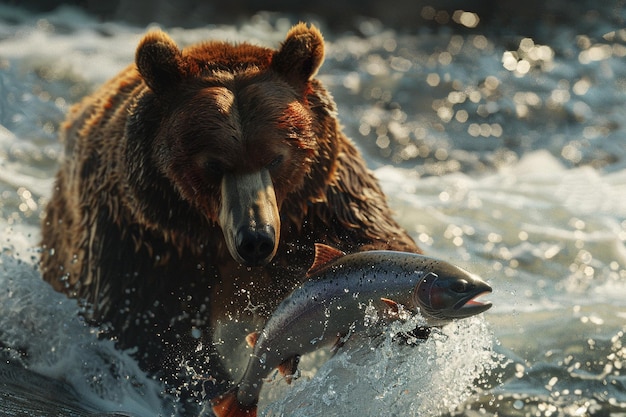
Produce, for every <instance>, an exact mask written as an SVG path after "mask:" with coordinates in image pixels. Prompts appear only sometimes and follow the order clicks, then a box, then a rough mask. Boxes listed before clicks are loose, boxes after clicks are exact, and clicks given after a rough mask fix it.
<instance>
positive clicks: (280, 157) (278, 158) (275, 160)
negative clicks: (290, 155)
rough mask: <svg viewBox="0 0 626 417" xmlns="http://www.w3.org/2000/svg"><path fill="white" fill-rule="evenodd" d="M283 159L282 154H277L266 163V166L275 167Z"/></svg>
mask: <svg viewBox="0 0 626 417" xmlns="http://www.w3.org/2000/svg"><path fill="white" fill-rule="evenodd" d="M283 159H285V157H284V156H283V155H278V156H277V157H276V158H274V159H272V162H270V163H269V164H267V168H269V169H274V168H277V167H278V166H279V165H280V164H282V163H283Z"/></svg>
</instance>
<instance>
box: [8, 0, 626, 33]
mask: <svg viewBox="0 0 626 417" xmlns="http://www.w3.org/2000/svg"><path fill="white" fill-rule="evenodd" d="M0 3H4V4H12V5H15V6H20V7H22V8H27V9H29V10H31V11H35V12H48V11H51V10H53V9H55V8H57V7H59V6H62V5H73V6H78V7H80V8H83V9H84V10H86V11H87V12H89V13H90V14H94V15H97V16H99V17H100V18H102V19H103V20H111V19H113V20H123V21H126V22H128V23H132V24H137V25H146V24H149V23H152V22H157V23H159V24H160V25H163V26H181V27H193V26H200V25H206V24H215V23H228V24H233V23H237V22H238V21H239V20H242V19H245V18H247V17H249V16H251V15H254V14H256V13H258V12H260V11H269V12H272V11H276V12H281V13H283V14H285V13H286V14H293V16H294V17H295V18H298V19H314V18H316V17H319V18H320V19H321V20H322V21H323V22H324V23H325V24H326V25H327V28H326V29H331V30H345V29H350V28H353V27H355V24H356V23H358V21H359V20H361V19H363V18H375V19H377V20H380V21H381V22H382V23H383V24H384V25H385V26H391V27H394V28H397V29H405V30H411V29H415V28H419V27H423V26H439V27H451V28H454V29H455V30H456V29H458V30H466V29H467V25H463V24H461V23H460V22H459V21H458V19H454V13H455V11H458V10H464V11H470V12H474V13H476V14H477V15H478V16H480V21H479V22H477V27H476V28H475V29H479V30H480V29H481V27H485V26H492V25H495V26H497V27H498V28H500V30H502V31H504V32H506V31H515V33H517V34H518V35H525V36H541V35H542V32H543V34H547V33H549V29H550V27H551V26H554V25H562V24H567V22H572V23H575V24H576V25H577V26H579V27H581V26H582V27H584V26H587V25H590V26H593V24H594V21H595V19H597V18H598V17H599V16H600V15H602V17H603V19H607V18H608V19H614V20H615V23H617V24H618V25H619V24H623V20H624V13H623V8H624V5H625V3H626V0H621V1H620V0H618V1H611V2H606V3H605V2H602V1H594V0H524V1H510V0H386V1H380V0H351V1H346V0H310V1H294V0H230V1H223V0H222V1H215V0H208V1H198V0H110V1H102V0H66V1H59V0H26V1H24V0H5V1H2V2H0ZM607 14H608V16H607ZM472 29H474V28H472ZM546 31H547V32H546Z"/></svg>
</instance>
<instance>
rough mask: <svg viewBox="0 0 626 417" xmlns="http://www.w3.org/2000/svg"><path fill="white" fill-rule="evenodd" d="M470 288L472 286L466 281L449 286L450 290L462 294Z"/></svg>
mask: <svg viewBox="0 0 626 417" xmlns="http://www.w3.org/2000/svg"><path fill="white" fill-rule="evenodd" d="M471 286H472V284H470V283H469V282H467V281H466V280H464V279H460V280H458V281H455V282H454V283H453V284H452V285H451V286H450V289H451V290H452V291H454V292H456V293H464V292H467V291H468V290H469V289H470V288H471Z"/></svg>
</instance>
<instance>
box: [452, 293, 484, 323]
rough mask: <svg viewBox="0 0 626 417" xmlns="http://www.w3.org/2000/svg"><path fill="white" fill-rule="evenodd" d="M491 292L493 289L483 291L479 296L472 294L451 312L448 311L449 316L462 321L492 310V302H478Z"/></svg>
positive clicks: (458, 303)
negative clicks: (478, 299) (481, 297)
mask: <svg viewBox="0 0 626 417" xmlns="http://www.w3.org/2000/svg"><path fill="white" fill-rule="evenodd" d="M490 292H491V288H489V289H487V290H484V291H481V292H479V293H478V294H472V295H469V296H467V297H464V298H462V299H461V300H459V301H458V302H457V303H456V304H455V305H454V307H453V308H452V309H451V310H450V311H448V314H447V315H448V316H450V317H453V318H455V319H462V318H465V317H470V316H474V315H476V314H480V313H482V312H484V311H487V310H489V309H490V308H491V302H489V301H485V302H481V301H476V298H478V297H480V296H482V295H484V294H488V293H490Z"/></svg>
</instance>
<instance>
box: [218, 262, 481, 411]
mask: <svg viewBox="0 0 626 417" xmlns="http://www.w3.org/2000/svg"><path fill="white" fill-rule="evenodd" d="M487 292H491V287H490V286H489V285H488V284H487V283H485V282H484V281H482V280H481V279H480V278H478V277H476V276H475V275H472V274H470V273H469V272H467V271H465V270H463V269H461V268H459V267H456V266H454V265H452V264H450V263H447V262H445V261H441V260H437V259H434V258H430V257H426V256H423V255H418V254H413V253H405V252H395V251H368V252H360V253H354V254H350V255H345V256H341V257H339V258H338V259H335V260H331V261H330V262H328V263H325V264H324V265H323V266H322V267H320V268H316V269H315V270H314V271H312V273H311V274H310V275H309V280H308V281H307V282H305V283H304V284H303V285H302V286H301V287H299V288H298V289H296V290H295V291H294V292H293V293H292V294H291V295H290V296H289V297H287V298H286V299H285V300H284V301H283V302H282V303H281V304H280V305H279V306H278V307H277V309H276V310H275V312H274V313H273V315H272V316H271V317H270V319H269V320H268V321H267V323H266V325H265V327H264V329H263V330H262V331H261V332H260V334H259V335H258V339H257V340H256V343H255V345H254V351H253V353H252V354H251V356H250V360H249V362H248V365H247V368H246V371H245V373H244V375H243V377H242V379H241V381H240V383H239V384H238V386H237V389H236V400H237V403H238V405H239V406H240V407H242V409H251V408H254V407H255V406H256V403H257V401H258V397H259V393H260V390H261V387H262V381H263V378H265V377H266V376H267V375H268V374H269V373H270V372H271V371H272V370H273V369H274V368H276V367H278V366H279V365H281V364H283V363H285V362H286V361H288V360H290V359H292V358H296V357H299V356H300V355H303V354H306V353H310V352H313V351H315V350H316V349H319V348H320V347H321V346H325V345H328V344H330V343H333V342H336V340H337V338H338V336H339V337H340V336H344V335H346V334H347V333H348V332H349V331H350V330H351V328H354V325H355V324H358V323H363V319H364V315H365V312H364V306H366V305H369V304H370V303H371V304H372V305H373V306H375V307H377V308H378V309H383V308H384V307H388V303H389V299H391V300H393V301H394V302H395V303H398V304H401V305H403V306H405V307H406V308H407V309H409V310H412V311H418V310H419V311H420V312H421V314H422V315H423V316H424V318H425V319H426V323H427V325H428V326H440V325H444V324H446V323H448V322H450V321H451V320H453V319H459V318H463V317H469V316H472V315H475V314H479V313H481V312H483V311H485V310H487V309H489V308H490V307H491V304H490V303H479V302H476V301H474V300H473V299H474V298H475V297H477V296H479V295H481V294H483V293H487ZM384 300H387V301H384ZM357 331H358V329H357ZM218 415H219V414H218ZM242 415H243V414H242Z"/></svg>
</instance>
